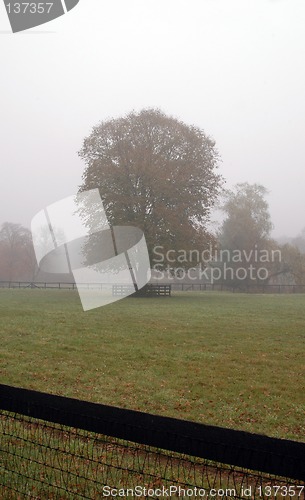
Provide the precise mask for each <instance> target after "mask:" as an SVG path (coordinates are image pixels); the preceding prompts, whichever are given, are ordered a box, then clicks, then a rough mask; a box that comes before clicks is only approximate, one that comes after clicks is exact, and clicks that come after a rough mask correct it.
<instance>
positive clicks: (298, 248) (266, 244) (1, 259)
mask: <svg viewBox="0 0 305 500" xmlns="http://www.w3.org/2000/svg"><path fill="white" fill-rule="evenodd" d="M225 221H227V222H226V223H225V224H224V226H225V227H223V229H224V231H222V230H220V231H219V232H218V234H217V235H213V238H214V240H213V241H214V244H215V248H218V249H223V250H225V249H229V251H231V252H232V253H233V252H234V251H235V255H236V250H237V248H238V249H241V248H242V249H243V251H244V255H245V260H246V261H247V265H249V261H250V260H251V258H250V257H249V256H250V255H251V250H253V251H252V256H253V259H255V257H257V255H258V253H257V252H258V251H260V250H264V251H268V252H270V255H272V254H271V252H272V251H273V252H275V251H276V250H279V251H280V255H281V259H280V260H279V259H278V258H275V259H274V261H273V262H272V259H269V262H264V267H267V268H268V279H267V280H265V281H266V282H267V283H275V282H276V283H280V284H305V228H304V229H303V231H302V232H301V233H300V234H299V235H297V236H296V237H295V238H290V239H288V238H283V240H284V241H285V242H284V243H282V244H281V243H279V242H277V241H275V240H273V239H271V238H269V237H266V238H265V239H262V238H260V239H259V240H257V239H256V240H252V241H251V240H250V239H249V240H243V242H242V246H241V243H240V242H238V241H236V238H238V231H237V232H235V233H234V234H233V239H234V235H235V242H233V244H232V241H231V243H229V242H228V241H227V242H225V241H224V238H225V237H226V232H225V231H226V230H227V228H228V226H229V225H230V224H232V221H231V222H229V220H228V218H227V219H225ZM244 236H245V235H244V234H243V238H244ZM199 250H200V249H199ZM225 255H227V253H226V254H225ZM274 255H277V256H278V255H279V254H275V253H274ZM177 265H179V267H181V265H182V264H181V263H178V264H177ZM207 265H209V264H208V263H207ZM211 265H214V266H215V262H213V263H211ZM218 265H220V264H218ZM232 265H234V262H232V260H231V262H230V266H232ZM235 265H236V266H238V267H240V266H241V262H240V259H238V260H237V261H236V263H235ZM37 280H40V281H50V282H52V281H55V280H56V281H61V280H62V281H66V280H67V276H66V275H56V277H54V275H52V274H50V275H48V274H47V273H42V272H40V271H39V268H38V266H37V261H36V257H35V251H34V247H33V242H32V236H31V231H30V230H29V229H27V228H26V227H23V226H22V225H21V224H16V223H12V222H5V223H4V224H2V226H1V229H0V281H24V282H35V281H37ZM69 281H71V277H69ZM224 281H225V280H224Z"/></svg>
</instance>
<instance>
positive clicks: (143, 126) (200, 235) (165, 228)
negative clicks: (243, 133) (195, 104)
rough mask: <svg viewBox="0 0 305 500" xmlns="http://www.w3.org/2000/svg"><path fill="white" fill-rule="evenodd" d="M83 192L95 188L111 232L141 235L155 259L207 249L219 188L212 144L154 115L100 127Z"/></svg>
mask: <svg viewBox="0 0 305 500" xmlns="http://www.w3.org/2000/svg"><path fill="white" fill-rule="evenodd" d="M79 155H80V156H81V158H83V159H84V161H85V163H86V168H85V171H84V174H83V183H82V185H81V188H80V191H84V190H89V189H93V188H98V189H99V191H100V195H101V198H102V200H103V203H104V207H105V209H106V213H107V216H108V219H109V221H110V223H111V224H112V225H133V226H137V227H139V228H140V229H142V230H143V231H144V234H145V237H146V241H147V244H148V247H149V251H150V254H152V249H153V247H154V246H156V245H161V246H163V247H164V249H165V250H167V249H178V248H183V249H184V248H185V249H187V248H191V247H192V248H194V247H198V246H199V248H202V247H203V246H204V245H206V244H207V241H208V240H209V235H208V232H207V229H206V227H207V222H208V220H209V214H210V209H211V207H212V206H213V205H214V202H215V199H216V197H217V194H218V192H219V189H220V186H221V184H222V179H221V176H220V175H219V174H218V173H217V166H218V160H219V158H218V153H217V151H216V149H215V142H214V141H213V140H212V139H211V138H210V137H208V136H207V135H206V134H205V133H204V132H203V131H202V130H201V129H199V128H197V127H195V126H189V125H186V124H185V123H183V122H181V121H179V120H177V119H175V118H173V117H171V116H167V115H165V114H164V113H163V112H161V111H160V110H157V109H144V110H142V111H140V112H138V113H136V112H131V113H130V114H128V115H127V116H124V117H122V118H117V119H110V120H107V121H103V122H101V123H100V124H98V125H97V126H95V127H94V128H93V130H92V133H91V134H90V136H89V137H87V138H86V139H85V140H84V143H83V147H82V149H81V151H80V152H79Z"/></svg>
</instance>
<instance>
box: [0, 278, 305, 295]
mask: <svg viewBox="0 0 305 500" xmlns="http://www.w3.org/2000/svg"><path fill="white" fill-rule="evenodd" d="M77 286H78V287H83V288H86V289H91V290H94V289H99V290H101V289H103V288H109V286H111V285H109V284H107V283H81V284H78V285H77ZM77 286H76V283H72V282H71V283H66V282H58V281H56V282H45V281H37V282H31V281H0V288H33V289H35V288H37V289H46V290H49V289H60V290H76V289H77ZM149 287H150V289H151V290H152V291H153V290H154V292H156V293H151V294H149V293H146V292H145V293H143V295H145V296H147V295H154V296H157V295H160V296H162V295H163V296H168V295H170V294H171V293H170V292H171V291H182V292H183V291H185V292H188V291H193V292H204V291H212V292H213V291H215V292H233V293H234V292H236V293H238V292H241V293H283V294H284V293H286V294H288V293H305V285H283V284H282V285H264V284H253V285H247V286H241V285H240V286H232V285H229V284H224V283H181V282H174V281H173V282H171V283H150V284H148V288H149ZM128 288H130V285H124V284H116V285H113V293H114V295H126V289H128ZM144 288H145V287H144ZM141 290H142V289H141ZM141 290H140V291H141ZM146 290H147V286H146ZM139 296H140V294H139Z"/></svg>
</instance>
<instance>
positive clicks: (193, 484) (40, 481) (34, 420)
mask: <svg viewBox="0 0 305 500" xmlns="http://www.w3.org/2000/svg"><path fill="white" fill-rule="evenodd" d="M0 401H1V407H2V408H3V409H2V411H1V416H0V437H1V442H0V454H1V462H0V498H1V499H8V500H10V499H16V500H17V499H18V500H19V499H23V498H31V499H36V500H38V499H39V500H40V499H41V500H44V499H46V500H47V499H80V498H83V499H100V498H107V497H108V498H116V497H125V498H140V499H141V498H210V499H211V498H223V499H229V498H230V499H231V498H238V499H239V498H240V499H242V498H251V499H255V498H260V499H262V498H264V499H267V498H287V499H288V498H300V499H304V496H305V495H304V493H305V489H304V478H305V465H304V456H305V453H304V452H305V444H304V443H297V442H293V441H288V440H279V439H273V438H267V437H264V436H260V435H254V434H249V433H244V432H239V431H234V430H229V429H223V428H217V427H212V426H205V425H203V424H195V423H193V422H187V421H181V420H176V419H171V418H166V417H158V416H154V415H149V414H145V413H141V412H133V411H130V410H124V409H119V408H113V407H109V406H103V405H97V404H93V403H86V402H83V401H78V400H73V399H69V398H61V397H58V396H51V395H47V394H43V393H37V392H34V391H27V390H24V389H16V388H11V387H7V386H0ZM41 417H43V418H41Z"/></svg>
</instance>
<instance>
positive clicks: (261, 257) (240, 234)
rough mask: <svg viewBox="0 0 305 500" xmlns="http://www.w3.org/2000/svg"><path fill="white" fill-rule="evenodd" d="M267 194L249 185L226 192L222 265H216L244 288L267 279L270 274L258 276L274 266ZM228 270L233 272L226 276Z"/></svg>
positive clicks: (220, 240)
mask: <svg viewBox="0 0 305 500" xmlns="http://www.w3.org/2000/svg"><path fill="white" fill-rule="evenodd" d="M266 194H267V190H266V189H265V187H264V186H262V185H260V184H249V183H242V184H237V185H236V186H235V188H234V189H233V190H231V191H227V192H226V195H225V201H224V203H223V206H222V209H223V211H224V213H225V214H226V217H225V220H224V222H223V224H222V227H221V230H220V233H219V245H220V250H221V259H220V260H221V262H220V261H219V262H216V263H214V266H218V267H219V269H222V271H223V272H222V277H223V278H224V281H229V282H231V283H232V284H235V285H238V286H244V285H248V284H250V283H255V282H257V281H260V280H261V279H262V278H264V279H267V274H266V272H263V271H261V272H259V273H258V274H257V271H258V269H260V268H261V267H264V269H266V268H268V267H269V266H270V262H268V258H269V257H270V256H271V254H270V255H269V252H271V251H272V249H274V248H273V245H271V240H270V232H271V229H272V223H271V219H270V214H269V209H268V203H267V201H266V200H265V196H266ZM269 260H270V259H269ZM261 261H263V263H264V264H263V266H262V262H261ZM226 268H227V269H228V268H229V271H228V272H226V273H225V272H224V270H225V269H226ZM232 270H233V271H234V272H232ZM244 270H247V274H246V273H245V271H244Z"/></svg>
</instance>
